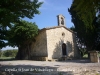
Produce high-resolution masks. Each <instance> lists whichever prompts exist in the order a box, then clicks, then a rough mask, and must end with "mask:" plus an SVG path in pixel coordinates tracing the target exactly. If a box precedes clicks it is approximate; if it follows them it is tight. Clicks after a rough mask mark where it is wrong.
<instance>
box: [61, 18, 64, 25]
mask: <svg viewBox="0 0 100 75" xmlns="http://www.w3.org/2000/svg"><path fill="white" fill-rule="evenodd" d="M61 24H62V25H64V19H63V18H62V17H61Z"/></svg>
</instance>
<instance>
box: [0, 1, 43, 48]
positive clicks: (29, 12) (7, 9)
mask: <svg viewBox="0 0 100 75" xmlns="http://www.w3.org/2000/svg"><path fill="white" fill-rule="evenodd" d="M42 3H43V2H38V0H1V1H0V49H2V48H3V47H5V46H6V45H7V43H5V40H7V33H8V30H7V29H9V28H11V27H12V25H13V24H15V23H21V22H20V21H21V20H20V19H22V18H25V17H27V18H29V19H32V18H33V17H34V16H35V14H40V12H39V7H40V6H41V5H42Z"/></svg>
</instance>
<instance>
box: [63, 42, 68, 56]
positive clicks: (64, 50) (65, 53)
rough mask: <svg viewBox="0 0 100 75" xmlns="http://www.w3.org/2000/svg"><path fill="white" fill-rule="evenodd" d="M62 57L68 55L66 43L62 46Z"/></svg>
mask: <svg viewBox="0 0 100 75" xmlns="http://www.w3.org/2000/svg"><path fill="white" fill-rule="evenodd" d="M62 55H67V51H66V44H65V43H63V44H62Z"/></svg>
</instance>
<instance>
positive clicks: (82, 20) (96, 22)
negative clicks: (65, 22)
mask: <svg viewBox="0 0 100 75" xmlns="http://www.w3.org/2000/svg"><path fill="white" fill-rule="evenodd" d="M90 5H91V6H92V7H91V6H90ZM99 6H100V3H99V1H98V0H97V1H95V0H91V1H89V2H87V1H85V0H83V1H79V0H73V3H72V5H71V7H70V8H69V9H68V11H69V13H70V15H71V17H72V22H73V23H74V27H75V28H74V29H73V27H72V28H71V29H73V30H74V31H75V32H76V35H77V36H76V37H77V45H78V48H79V49H82V48H86V50H87V51H90V50H100V17H99V16H100V13H98V11H99ZM90 7H91V8H90ZM97 9H98V11H97ZM97 13H98V15H97Z"/></svg>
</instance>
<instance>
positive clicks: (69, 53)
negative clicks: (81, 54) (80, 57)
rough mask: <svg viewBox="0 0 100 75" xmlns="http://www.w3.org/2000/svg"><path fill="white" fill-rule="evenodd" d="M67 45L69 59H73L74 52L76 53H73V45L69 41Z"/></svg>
mask: <svg viewBox="0 0 100 75" xmlns="http://www.w3.org/2000/svg"><path fill="white" fill-rule="evenodd" d="M66 45H67V55H68V56H69V57H73V52H74V51H73V46H72V43H71V42H69V41H67V43H66Z"/></svg>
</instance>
